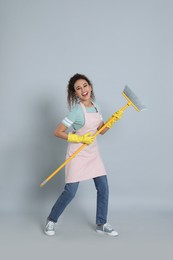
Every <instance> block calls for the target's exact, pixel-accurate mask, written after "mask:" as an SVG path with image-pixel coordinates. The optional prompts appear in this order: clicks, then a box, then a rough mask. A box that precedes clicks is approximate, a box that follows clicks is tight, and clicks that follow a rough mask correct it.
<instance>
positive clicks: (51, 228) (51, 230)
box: [44, 221, 55, 236]
mask: <svg viewBox="0 0 173 260" xmlns="http://www.w3.org/2000/svg"><path fill="white" fill-rule="evenodd" d="M44 233H45V234H46V235H48V236H53V235H55V222H53V221H47V224H46V226H45V229H44Z"/></svg>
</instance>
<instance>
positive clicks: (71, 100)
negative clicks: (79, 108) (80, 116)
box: [67, 73, 95, 109]
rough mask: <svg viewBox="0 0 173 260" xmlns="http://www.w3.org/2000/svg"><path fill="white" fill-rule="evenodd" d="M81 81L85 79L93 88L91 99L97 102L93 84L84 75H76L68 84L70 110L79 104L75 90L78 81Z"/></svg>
mask: <svg viewBox="0 0 173 260" xmlns="http://www.w3.org/2000/svg"><path fill="white" fill-rule="evenodd" d="M79 79H84V80H86V81H87V83H88V84H89V85H90V86H91V87H92V92H91V99H92V100H95V95H94V91H93V85H92V83H91V81H90V80H89V79H88V78H87V77H86V76H85V75H83V74H78V73H77V74H75V75H73V76H72V77H71V78H70V80H69V82H68V85H67V93H68V95H67V103H68V106H69V108H70V109H71V107H72V106H73V105H74V104H77V103H78V98H77V96H76V95H75V89H74V84H75V82H76V81H77V80H79Z"/></svg>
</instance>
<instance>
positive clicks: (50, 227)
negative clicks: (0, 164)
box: [47, 221, 54, 230]
mask: <svg viewBox="0 0 173 260" xmlns="http://www.w3.org/2000/svg"><path fill="white" fill-rule="evenodd" d="M47 227H48V229H51V230H53V227H54V223H53V222H52V221H50V222H49V223H48V225H47Z"/></svg>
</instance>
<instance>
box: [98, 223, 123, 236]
mask: <svg viewBox="0 0 173 260" xmlns="http://www.w3.org/2000/svg"><path fill="white" fill-rule="evenodd" d="M96 232H98V233H100V234H107V235H109V236H114V237H116V236H118V232H117V231H115V230H114V229H113V228H112V227H111V225H110V224H108V223H105V224H104V225H101V226H99V225H97V227H96Z"/></svg>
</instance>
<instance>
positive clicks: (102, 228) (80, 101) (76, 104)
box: [44, 74, 122, 236]
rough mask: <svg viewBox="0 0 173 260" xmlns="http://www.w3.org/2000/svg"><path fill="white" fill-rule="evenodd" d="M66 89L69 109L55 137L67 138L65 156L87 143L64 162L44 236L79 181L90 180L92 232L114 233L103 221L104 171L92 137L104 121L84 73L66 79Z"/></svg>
mask: <svg viewBox="0 0 173 260" xmlns="http://www.w3.org/2000/svg"><path fill="white" fill-rule="evenodd" d="M67 90H68V96H67V100H68V105H69V107H70V109H71V110H70V112H69V114H68V115H67V116H66V117H65V118H64V119H63V121H62V122H61V123H60V124H59V125H58V126H57V128H56V130H55V136H57V137H59V138H62V139H64V140H67V141H68V143H69V144H68V148H67V154H66V158H68V157H69V156H71V155H72V154H73V153H74V152H75V151H76V150H77V149H78V148H79V147H80V146H81V145H82V144H83V143H85V144H87V146H86V147H85V148H84V149H83V150H82V151H80V152H79V153H78V154H77V155H76V157H75V158H73V159H72V160H71V161H70V162H69V163H68V164H67V165H66V167H65V187H64V191H63V192H62V194H61V195H60V196H59V198H58V199H57V201H56V202H55V204H54V206H53V208H52V210H51V212H50V214H49V216H48V218H47V224H46V226H45V229H44V232H45V234H47V235H54V234H55V223H56V222H57V221H58V218H59V217H60V215H61V214H62V212H63V211H64V209H65V208H66V206H67V205H68V204H69V203H70V201H71V200H72V199H73V198H74V196H75V194H76V191H77V189H78V185H79V183H80V181H84V180H89V179H93V180H94V183H95V187H96V190H97V211H96V231H97V232H98V233H104V234H108V235H111V236H117V235H118V233H117V232H116V231H115V230H114V229H113V228H112V227H111V226H110V224H108V223H107V212H108V196H109V187H108V181H107V174H106V170H105V168H104V165H103V162H102V160H101V157H100V154H99V149H98V145H97V141H96V138H95V137H94V134H95V133H96V132H97V130H99V129H100V128H101V127H102V126H103V125H104V122H103V119H102V115H101V113H100V109H99V107H98V105H96V104H95V102H94V100H95V96H94V92H93V86H92V83H91V81H90V80H89V79H88V78H87V77H86V76H85V75H82V74H75V75H74V76H73V77H71V78H70V80H69V82H68V87H67ZM121 116H122V112H121V111H117V112H116V113H115V114H114V117H113V119H112V121H111V122H110V123H109V124H108V125H107V127H106V128H105V129H104V130H102V132H101V134H104V133H105V132H107V131H108V129H110V128H111V127H112V126H113V124H114V123H115V122H116V121H117V120H119V119H120V118H121ZM69 127H73V129H74V132H72V133H71V132H70V133H67V129H68V128H69Z"/></svg>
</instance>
